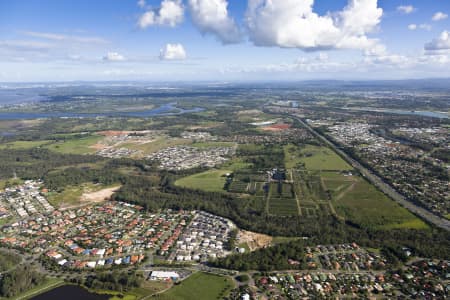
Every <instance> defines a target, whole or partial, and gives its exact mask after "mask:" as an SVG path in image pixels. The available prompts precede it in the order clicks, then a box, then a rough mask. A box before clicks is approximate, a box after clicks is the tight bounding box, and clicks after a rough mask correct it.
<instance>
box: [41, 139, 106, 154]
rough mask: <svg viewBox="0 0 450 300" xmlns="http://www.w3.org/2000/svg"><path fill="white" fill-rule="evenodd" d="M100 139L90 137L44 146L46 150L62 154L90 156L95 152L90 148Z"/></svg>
mask: <svg viewBox="0 0 450 300" xmlns="http://www.w3.org/2000/svg"><path fill="white" fill-rule="evenodd" d="M101 139H103V137H102V136H100V135H90V136H86V137H82V138H79V139H69V140H66V141H61V142H55V143H52V144H50V145H48V146H46V148H48V149H49V150H52V151H55V152H59V153H64V154H92V153H95V152H96V150H95V149H94V148H92V146H93V145H95V144H96V143H97V142H98V141H100V140H101Z"/></svg>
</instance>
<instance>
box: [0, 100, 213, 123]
mask: <svg viewBox="0 0 450 300" xmlns="http://www.w3.org/2000/svg"><path fill="white" fill-rule="evenodd" d="M175 105H176V103H169V104H165V105H161V106H160V107H157V108H155V109H151V110H146V111H133V112H109V113H92V114H89V113H86V114H85V113H68V112H54V113H52V112H49V113H21V112H2V113H0V120H29V119H41V118H96V117H137V118H146V117H156V116H169V115H181V114H187V113H194V112H201V111H204V110H205V109H204V108H201V107H194V108H192V109H182V108H178V107H176V106H175Z"/></svg>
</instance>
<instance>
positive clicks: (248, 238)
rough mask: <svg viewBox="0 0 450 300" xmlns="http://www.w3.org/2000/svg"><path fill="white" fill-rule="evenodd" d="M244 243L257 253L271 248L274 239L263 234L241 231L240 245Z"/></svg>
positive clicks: (239, 236)
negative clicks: (261, 249) (258, 250)
mask: <svg viewBox="0 0 450 300" xmlns="http://www.w3.org/2000/svg"><path fill="white" fill-rule="evenodd" d="M243 243H247V245H248V247H249V248H250V251H255V250H257V249H260V248H265V247H268V246H270V244H271V243H272V237H271V236H268V235H265V234H261V233H256V232H251V231H246V230H240V231H239V233H238V244H243Z"/></svg>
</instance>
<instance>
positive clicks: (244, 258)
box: [211, 242, 304, 271]
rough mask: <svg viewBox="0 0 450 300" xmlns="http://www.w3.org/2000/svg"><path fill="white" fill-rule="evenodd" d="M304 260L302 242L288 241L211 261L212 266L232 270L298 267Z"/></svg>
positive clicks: (267, 269)
mask: <svg viewBox="0 0 450 300" xmlns="http://www.w3.org/2000/svg"><path fill="white" fill-rule="evenodd" d="M288 259H291V260H293V261H296V262H299V263H300V264H298V265H292V264H289V262H288ZM303 262H304V244H303V243H302V242H290V243H283V244H278V245H275V246H273V247H270V248H264V249H259V250H257V251H255V252H250V253H246V254H242V255H238V254H235V255H231V256H227V257H224V258H221V259H219V260H217V261H214V262H211V264H212V265H213V266H217V267H222V268H227V269H233V270H241V271H247V270H261V271H272V270H283V269H285V270H287V269H296V268H297V269H298V268H301V267H302V266H303V264H302V263H303Z"/></svg>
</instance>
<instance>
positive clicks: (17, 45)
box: [0, 40, 53, 51]
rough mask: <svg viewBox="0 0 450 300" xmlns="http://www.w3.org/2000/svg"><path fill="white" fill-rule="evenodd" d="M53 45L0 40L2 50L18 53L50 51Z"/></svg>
mask: <svg viewBox="0 0 450 300" xmlns="http://www.w3.org/2000/svg"><path fill="white" fill-rule="evenodd" d="M52 46H53V45H51V44H49V43H43V42H36V41H27V40H3V41H1V40H0V49H9V50H18V51H43V50H49V49H50V48H51V47H52Z"/></svg>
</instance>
